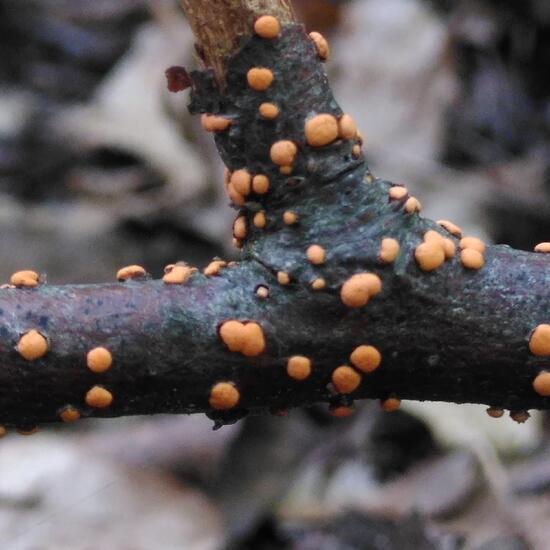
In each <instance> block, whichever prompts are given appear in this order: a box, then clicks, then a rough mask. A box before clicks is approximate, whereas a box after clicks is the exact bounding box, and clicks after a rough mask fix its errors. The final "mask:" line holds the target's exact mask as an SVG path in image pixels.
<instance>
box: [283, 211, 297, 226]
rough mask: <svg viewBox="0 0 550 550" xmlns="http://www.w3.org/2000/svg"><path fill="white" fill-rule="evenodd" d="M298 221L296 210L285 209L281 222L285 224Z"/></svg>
mask: <svg viewBox="0 0 550 550" xmlns="http://www.w3.org/2000/svg"><path fill="white" fill-rule="evenodd" d="M297 221H298V214H296V212H292V211H291V210H287V211H286V212H285V213H284V214H283V222H284V223H285V224H286V225H294V224H295V223H296V222H297Z"/></svg>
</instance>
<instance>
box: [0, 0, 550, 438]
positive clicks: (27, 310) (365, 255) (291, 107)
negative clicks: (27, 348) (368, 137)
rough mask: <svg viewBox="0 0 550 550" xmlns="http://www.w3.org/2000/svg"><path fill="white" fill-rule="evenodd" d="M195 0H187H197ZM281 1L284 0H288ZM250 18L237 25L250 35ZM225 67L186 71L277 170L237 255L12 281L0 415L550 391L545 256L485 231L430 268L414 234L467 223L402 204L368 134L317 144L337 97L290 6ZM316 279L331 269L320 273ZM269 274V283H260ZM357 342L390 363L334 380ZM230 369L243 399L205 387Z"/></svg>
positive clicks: (245, 208)
mask: <svg viewBox="0 0 550 550" xmlns="http://www.w3.org/2000/svg"><path fill="white" fill-rule="evenodd" d="M200 4H201V3H197V2H191V1H189V2H187V0H186V1H184V5H188V7H189V8H190V7H191V6H192V5H194V6H197V7H200ZM214 4H217V3H216V2H214V3H208V5H209V9H211V8H212V6H213V5H214ZM226 4H227V6H237V5H239V6H241V7H242V6H245V7H246V6H249V5H252V2H246V1H243V2H232V3H231V2H229V3H226ZM270 5H272V4H270ZM286 5H287V4H286V2H282V1H281V3H280V6H281V9H283V8H284V6H286ZM235 9H237V8H235ZM255 10H256V8H255V9H253V10H252V11H251V13H252V14H256V15H257V13H258V12H257V11H255ZM190 13H193V12H190ZM212 13H215V12H212ZM244 19H246V18H243V20H244ZM252 19H253V18H252V16H251V17H250V18H248V19H246V21H247V22H246V23H243V27H242V29H243V30H242V31H241V30H239V31H238V33H236V34H239V35H240V34H241V33H242V34H244V33H245V32H247V33H248V34H249V35H250V34H251V30H250V25H251V24H252ZM198 20H200V19H196V20H195V23H196V22H197V21H198ZM196 24H197V23H196ZM199 26H200V25H199ZM246 29H247V30H246ZM197 34H198V36H199V38H200V39H201V40H203V39H202V38H201V36H202V35H201V34H200V32H198V31H197ZM204 40H205V42H203V46H204V45H205V44H207V43H208V40H209V39H204ZM217 55H218V54H214V57H216V56H217ZM256 66H261V67H268V68H270V69H271V70H272V72H273V75H274V80H273V84H272V85H271V86H270V87H269V89H268V90H265V91H262V92H258V91H255V90H253V89H251V88H250V86H248V84H247V78H246V76H247V72H248V70H249V69H250V68H251V67H256ZM224 71H225V73H224V74H225V77H224V81H225V84H224V85H223V86H220V84H219V80H218V79H216V76H215V73H214V71H212V70H211V69H205V70H203V71H196V72H194V73H192V75H191V77H192V80H193V93H192V101H191V106H190V108H191V110H192V112H195V113H208V114H210V115H216V116H220V117H223V118H224V119H229V120H231V125H230V126H229V127H228V128H227V129H225V130H223V131H219V132H217V133H216V143H217V145H218V148H219V151H220V154H221V156H222V158H223V160H224V162H225V163H226V165H227V167H228V169H229V170H230V171H231V172H233V171H236V170H239V169H246V170H248V171H249V173H250V174H263V175H267V176H268V178H269V180H270V188H269V192H268V193H265V194H261V195H260V194H254V193H251V194H250V195H249V196H248V197H247V198H246V201H244V204H243V205H242V206H241V208H240V212H239V216H242V217H244V219H245V221H246V226H247V234H246V236H245V237H244V238H243V239H242V242H241V244H242V247H243V251H242V252H243V257H242V262H241V263H239V264H236V265H232V266H229V267H227V268H224V269H222V270H221V271H220V273H219V274H218V275H216V276H205V275H203V274H201V273H195V274H193V275H192V276H191V277H190V278H189V280H188V281H187V282H185V283H184V284H176V285H171V284H166V283H164V282H163V281H153V280H149V279H142V280H133V281H127V282H124V283H116V284H112V285H95V286H94V285H92V286H65V287H55V286H47V285H43V284H40V285H39V286H38V287H37V288H33V289H21V288H12V289H2V290H0V424H4V425H7V426H19V427H23V428H28V427H30V426H34V425H35V424H41V423H45V422H54V421H57V420H58V419H59V412H60V410H62V409H63V407H66V406H67V405H71V406H73V407H74V408H76V409H78V410H79V411H80V413H81V414H82V416H120V415H135V414H153V413H195V412H206V413H207V414H209V415H210V416H211V417H212V418H213V419H215V421H216V422H217V423H218V424H223V423H227V422H232V421H234V420H237V419H239V418H241V417H242V416H244V415H246V414H249V413H262V412H269V411H271V412H276V411H280V410H282V409H288V408H290V407H297V406H303V405H308V404H312V403H316V402H328V403H331V404H332V405H350V404H351V403H352V402H353V400H354V399H358V398H366V397H369V398H380V399H386V398H388V397H389V396H391V395H395V396H397V397H398V398H400V399H417V400H440V401H451V402H457V403H465V402H474V403H485V404H487V405H490V406H493V407H498V408H507V409H510V410H512V411H519V410H525V409H529V408H540V409H544V408H548V407H549V405H550V399H549V398H545V397H541V396H540V395H538V394H537V393H536V392H535V391H534V389H533V386H532V382H533V380H534V378H535V376H536V375H537V374H538V373H539V372H540V371H541V370H544V369H545V368H546V367H547V366H548V359H547V358H544V357H543V358H541V357H535V356H533V355H532V354H531V353H530V351H529V338H530V335H531V333H532V331H533V329H534V328H535V327H537V325H539V324H541V323H545V322H547V321H548V320H549V319H550V316H549V313H548V304H549V294H548V288H549V283H550V276H549V273H550V271H549V268H550V256H548V255H544V254H530V253H525V252H518V251H514V250H512V249H510V248H509V247H506V246H494V247H487V250H486V251H485V254H484V259H485V265H484V266H483V267H482V268H481V269H466V268H465V267H464V265H463V264H462V263H461V260H460V256H459V254H457V255H456V256H454V257H452V258H449V259H448V260H447V261H446V262H444V263H443V264H442V265H441V266H440V267H439V268H437V269H435V270H434V271H431V272H427V271H425V270H422V269H420V268H419V265H418V263H417V261H416V260H415V251H416V249H417V247H418V246H419V245H420V244H421V243H422V241H423V239H424V237H425V234H426V232H427V231H428V230H434V231H436V232H438V233H439V234H440V235H441V236H442V237H444V238H447V239H449V240H450V241H452V242H453V243H454V244H455V245H457V246H458V244H459V240H458V239H457V238H456V237H455V236H453V235H451V234H449V233H447V232H446V231H445V230H444V229H443V228H442V227H441V226H440V225H438V224H436V223H435V222H432V221H430V220H426V219H423V218H422V217H421V216H419V214H418V213H417V212H416V211H414V209H413V210H411V209H408V208H406V205H407V204H408V202H407V201H408V198H409V197H408V195H407V194H405V193H404V194H403V196H402V197H401V198H399V199H394V198H391V196H390V194H389V192H390V190H391V189H392V188H394V187H395V186H394V185H393V184H391V183H389V182H386V181H383V180H380V179H376V178H374V177H373V176H372V175H371V173H370V172H369V169H368V166H367V163H366V161H365V159H364V158H363V156H362V155H361V154H358V153H357V146H358V145H359V144H360V142H361V140H360V138H359V137H357V136H356V137H353V138H349V139H337V140H335V141H333V142H332V143H331V144H329V145H327V146H323V147H312V146H310V145H308V142H307V140H306V138H305V135H304V125H305V123H306V121H307V120H309V119H310V118H311V117H312V116H315V115H316V114H319V113H325V114H330V115H332V116H334V117H335V118H337V119H338V118H340V117H341V115H342V114H343V113H342V111H341V109H340V107H339V106H338V105H337V103H336V102H335V100H334V98H333V96H332V93H331V91H330V87H329V85H328V81H327V78H326V76H325V72H324V70H323V68H322V64H321V63H320V60H319V58H318V55H317V50H316V48H315V45H314V42H313V41H312V40H311V39H310V38H309V37H308V36H307V35H306V34H305V32H304V30H303V28H302V27H301V26H300V25H298V24H295V23H285V24H284V25H283V28H282V32H281V34H280V36H279V37H278V38H276V39H270V40H266V39H262V38H260V37H259V36H249V37H248V38H247V39H246V40H244V41H242V43H241V46H240V47H239V48H238V49H237V50H236V51H235V53H233V54H232V55H230V56H229V57H227V58H225V60H224ZM266 101H268V102H270V103H274V104H276V105H277V106H278V107H279V109H280V114H279V116H278V117H277V118H276V119H274V120H265V119H263V118H262V117H261V116H260V115H259V113H258V107H259V105H260V104H261V103H263V102H266ZM279 140H290V141H292V142H293V143H294V144H295V145H296V147H297V154H296V157H295V161H294V163H293V164H292V170H291V173H290V174H283V173H281V170H280V168H279V166H277V165H276V164H274V162H272V160H271V158H270V149H271V146H272V145H273V144H274V143H275V142H277V141H279ZM288 211H292V212H294V213H295V214H296V215H297V222H296V223H294V224H286V223H284V221H283V215H284V213H285V212H288ZM258 212H262V213H264V215H265V218H266V224H265V226H263V227H261V228H258V227H255V225H254V223H253V220H254V217H255V216H256V214H257V213H258ZM384 238H393V239H395V240H397V241H398V242H399V244H400V251H399V254H398V256H397V258H396V260H395V261H394V262H392V263H383V262H381V260H380V247H381V242H382V239H384ZM312 244H317V245H320V246H322V247H323V249H324V250H325V252H326V259H325V261H324V263H321V264H318V265H316V264H312V263H311V262H310V261H308V259H307V257H306V251H307V249H308V247H309V246H310V245H312ZM365 272H368V273H372V274H376V275H377V276H378V277H379V278H380V280H381V282H382V290H381V292H379V293H378V294H376V295H375V296H373V297H372V298H371V299H370V300H369V301H368V303H367V304H366V305H364V306H363V307H354V308H350V307H347V306H346V305H345V304H344V303H343V301H342V298H341V290H342V286H343V284H344V283H345V282H346V281H347V280H348V279H349V278H350V277H351V276H353V275H354V274H357V273H365ZM280 273H285V274H287V275H288V278H289V282H288V284H281V278H280ZM278 275H279V277H278ZM319 279H323V280H324V282H325V286H324V287H323V288H320V289H318V290H315V289H314V288H313V287H312V283H313V282H314V281H316V280H319ZM282 282H283V283H286V281H282ZM259 287H264V289H267V292H265V293H264V294H263V295H259V294H258V293H257V289H258V288H259ZM228 320H237V321H239V322H241V323H249V322H255V323H257V324H258V325H259V326H260V327H261V330H262V333H263V335H264V337H265V342H266V346H265V350H264V352H263V353H261V354H257V355H256V356H254V357H246V356H244V355H243V354H241V353H239V352H232V351H229V349H228V347H227V346H226V345H225V343H224V342H223V341H222V339H221V338H220V334H219V330H220V326H222V324H223V323H224V322H226V321H228ZM33 329H34V330H37V331H38V332H40V333H41V334H42V335H43V336H44V337H46V338H47V340H48V353H47V354H46V355H44V356H43V357H42V358H40V359H37V360H35V361H28V360H26V359H24V358H23V357H22V356H21V354H20V353H19V351H18V350H17V346H18V343H19V341H20V338H21V336H22V335H23V334H25V333H26V332H27V331H29V330H33ZM360 345H371V346H375V347H376V348H377V349H378V350H379V351H380V353H381V355H382V363H381V365H380V367H379V368H378V369H377V370H375V371H374V372H372V373H370V374H366V373H361V375H360V376H361V383H360V385H359V387H358V388H357V389H356V390H355V391H353V392H351V393H349V394H343V393H338V391H337V388H335V386H334V384H333V380H332V376H333V373H334V371H335V369H336V368H337V367H339V366H341V365H350V364H351V363H350V354H351V353H352V352H353V350H354V349H355V348H356V347H357V346H360ZM98 346H102V347H105V348H107V349H109V351H110V352H111V353H112V356H113V366H112V367H111V368H110V369H109V370H108V371H106V372H105V373H102V374H96V373H93V372H92V371H90V370H89V369H88V368H87V366H86V355H87V352H88V351H89V350H90V349H93V348H95V347H98ZM294 355H299V356H304V357H307V358H309V359H310V360H311V364H312V371H311V375H310V376H309V377H307V378H306V379H305V380H302V381H298V380H296V379H293V378H291V377H289V375H288V374H287V370H286V366H287V362H288V360H289V358H290V357H292V356H294ZM218 382H230V383H231V384H234V387H235V388H236V389H237V391H238V394H239V397H240V399H239V402H238V404H236V405H235V406H233V407H232V408H231V410H228V411H220V410H214V409H212V407H211V406H210V404H209V398H210V395H211V390H212V387H213V386H214V385H215V384H216V383H218ZM96 385H99V386H102V387H104V388H106V389H108V391H109V392H111V394H112V396H113V402H112V404H111V405H110V406H109V407H106V408H102V409H97V408H92V407H90V406H88V405H86V404H85V395H86V392H87V391H88V390H89V389H90V388H91V387H92V386H96Z"/></svg>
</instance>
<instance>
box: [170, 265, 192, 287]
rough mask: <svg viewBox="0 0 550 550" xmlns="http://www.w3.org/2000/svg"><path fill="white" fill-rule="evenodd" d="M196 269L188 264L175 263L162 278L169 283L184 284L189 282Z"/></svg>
mask: <svg viewBox="0 0 550 550" xmlns="http://www.w3.org/2000/svg"><path fill="white" fill-rule="evenodd" d="M195 271H196V269H194V268H192V267H189V266H187V265H175V266H173V267H172V269H171V270H170V271H168V273H166V274H165V275H164V277H163V278H162V280H163V281H164V282H165V283H166V284H169V285H182V284H183V283H186V282H187V280H188V279H189V278H190V277H191V275H193V273H195Z"/></svg>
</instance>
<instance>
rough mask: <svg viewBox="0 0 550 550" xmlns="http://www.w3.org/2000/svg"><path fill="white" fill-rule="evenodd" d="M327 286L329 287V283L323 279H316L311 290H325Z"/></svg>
mask: <svg viewBox="0 0 550 550" xmlns="http://www.w3.org/2000/svg"><path fill="white" fill-rule="evenodd" d="M326 286H327V282H326V281H325V280H324V279H323V278H322V277H319V278H317V279H315V280H314V281H313V282H312V283H311V288H312V289H313V290H323V288H325V287H326Z"/></svg>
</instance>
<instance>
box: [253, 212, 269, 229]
mask: <svg viewBox="0 0 550 550" xmlns="http://www.w3.org/2000/svg"><path fill="white" fill-rule="evenodd" d="M252 223H253V224H254V227H257V228H258V229H263V228H264V227H265V226H266V225H267V220H266V218H265V213H264V212H257V213H256V214H254V218H253V220H252Z"/></svg>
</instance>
